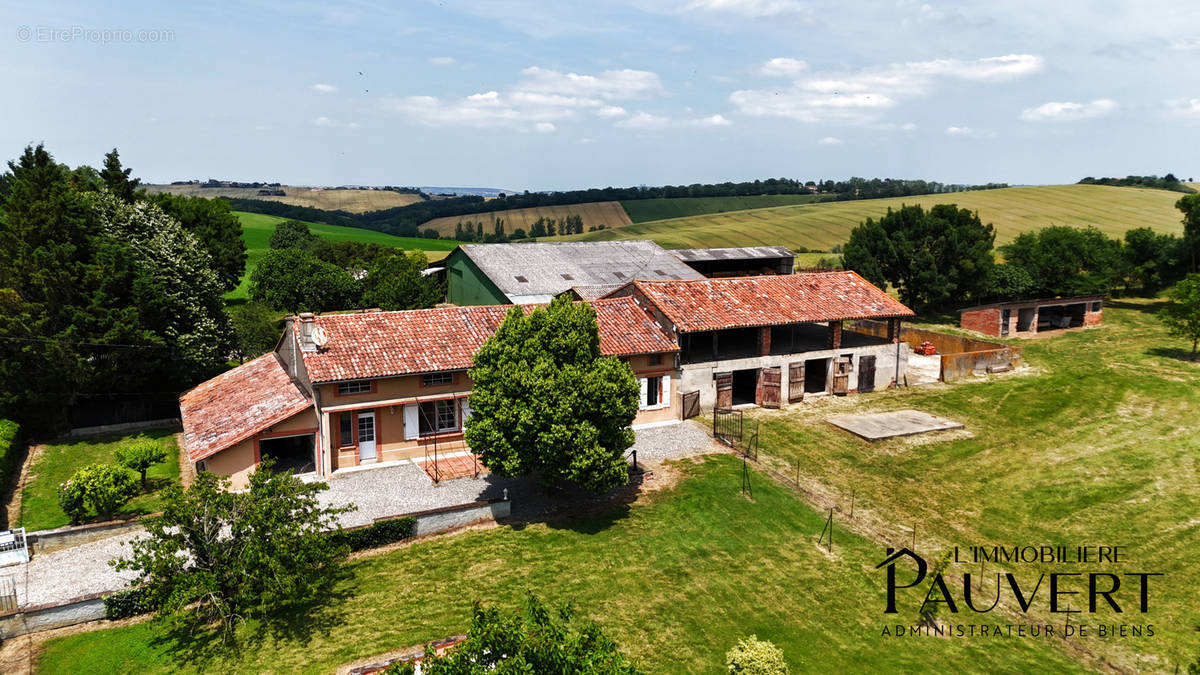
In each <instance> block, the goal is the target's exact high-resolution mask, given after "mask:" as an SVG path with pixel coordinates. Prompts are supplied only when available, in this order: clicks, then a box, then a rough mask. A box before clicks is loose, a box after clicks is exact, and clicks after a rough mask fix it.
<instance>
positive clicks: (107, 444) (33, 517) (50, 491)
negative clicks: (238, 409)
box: [16, 430, 179, 532]
mask: <svg viewBox="0 0 1200 675" xmlns="http://www.w3.org/2000/svg"><path fill="white" fill-rule="evenodd" d="M145 435H146V436H148V437H149V438H153V439H155V440H157V441H158V442H159V443H162V445H163V447H165V448H168V452H167V459H166V461H164V462H162V463H159V464H155V465H154V466H152V467H150V470H149V471H147V472H146V479H147V490H148V492H147V493H145V494H141V495H138V496H137V497H135V498H133V499H132V500H130V502H129V503H128V504H126V505H125V508H123V509H121V515H136V514H141V513H153V512H154V511H157V510H158V506H159V496H158V493H159V491H160V490H161V489H162V488H164V487H166V486H167V485H170V484H172V483H178V482H179V449H178V446H177V445H176V444H175V433H174V432H172V431H164V430H159V431H148V432H145ZM129 438H132V436H119V437H116V436H109V437H101V438H97V439H88V440H81V441H76V442H74V443H60V444H57V445H47V446H45V448H44V450H43V452H42V454H41V456H39V457H38V458H37V461H36V463H35V464H34V465H33V466H32V467H30V471H29V480H28V482H27V483H26V484H25V489H24V490H22V491H21V514H20V522H19V523H16V525H17V526H20V527H24V528H25V529H26V530H27V531H30V532H32V531H34V530H46V529H51V528H55V527H62V526H64V525H69V524H70V521H68V520H67V516H66V515H65V514H63V512H62V509H61V508H59V506H58V486H59V484H61V483H63V482H65V481H66V480H67V479H68V478H70V477H71V474H73V473H75V471H76V470H77V469H80V468H82V467H84V466H86V465H88V464H104V463H113V464H115V463H116V461H117V460H116V451H117V448H118V447H119V446H120V445H121V442H122V441H123V440H126V439H129Z"/></svg>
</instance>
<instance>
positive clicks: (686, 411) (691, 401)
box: [683, 389, 700, 420]
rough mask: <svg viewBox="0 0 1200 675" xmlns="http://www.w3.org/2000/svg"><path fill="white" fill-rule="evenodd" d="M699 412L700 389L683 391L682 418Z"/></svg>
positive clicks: (693, 415) (690, 416) (687, 417)
mask: <svg viewBox="0 0 1200 675" xmlns="http://www.w3.org/2000/svg"><path fill="white" fill-rule="evenodd" d="M699 414H700V390H699V389H697V390H696V391H688V392H684V393H683V419H685V420H686V419H689V418H692V417H695V416H696V415H699Z"/></svg>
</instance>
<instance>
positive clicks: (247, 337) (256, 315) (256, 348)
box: [229, 301, 281, 362]
mask: <svg viewBox="0 0 1200 675" xmlns="http://www.w3.org/2000/svg"><path fill="white" fill-rule="evenodd" d="M229 319H230V323H232V324H233V334H234V338H235V340H234V348H233V352H234V355H235V356H237V357H238V359H240V360H242V361H243V362H244V361H245V360H246V359H253V358H255V357H258V356H262V355H263V354H266V353H267V352H269V351H271V350H272V349H274V348H275V343H277V342H279V333H280V330H281V329H280V327H279V313H278V312H276V311H275V310H273V309H271V308H270V307H267V306H266V305H264V304H263V303H261V302H254V301H251V302H247V303H245V304H242V305H237V306H236V307H232V308H230V310H229Z"/></svg>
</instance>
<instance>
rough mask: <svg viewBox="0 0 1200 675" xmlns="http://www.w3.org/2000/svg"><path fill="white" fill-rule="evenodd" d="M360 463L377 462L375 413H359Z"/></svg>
mask: <svg viewBox="0 0 1200 675" xmlns="http://www.w3.org/2000/svg"><path fill="white" fill-rule="evenodd" d="M358 461H360V462H372V461H375V413H373V412H362V413H358Z"/></svg>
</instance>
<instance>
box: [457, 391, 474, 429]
mask: <svg viewBox="0 0 1200 675" xmlns="http://www.w3.org/2000/svg"><path fill="white" fill-rule="evenodd" d="M459 400H460V401H462V423H463V426H466V424H467V418H468V417H470V416H471V399H469V398H462V399H459Z"/></svg>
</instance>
